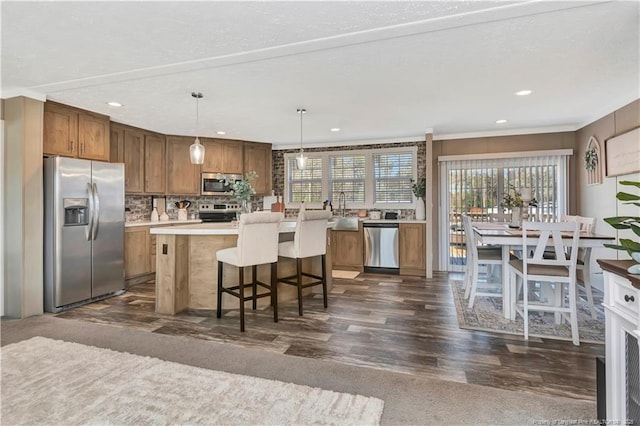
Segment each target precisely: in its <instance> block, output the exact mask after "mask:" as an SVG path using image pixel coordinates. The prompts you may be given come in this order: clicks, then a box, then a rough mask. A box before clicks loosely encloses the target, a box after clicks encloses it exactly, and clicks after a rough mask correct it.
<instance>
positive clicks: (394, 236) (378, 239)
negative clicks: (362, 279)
mask: <svg viewBox="0 0 640 426" xmlns="http://www.w3.org/2000/svg"><path fill="white" fill-rule="evenodd" d="M362 227H363V230H364V271H365V272H379V273H387V274H399V273H400V264H399V262H398V257H399V256H398V223H381V222H373V223H367V222H365V223H363V225H362Z"/></svg>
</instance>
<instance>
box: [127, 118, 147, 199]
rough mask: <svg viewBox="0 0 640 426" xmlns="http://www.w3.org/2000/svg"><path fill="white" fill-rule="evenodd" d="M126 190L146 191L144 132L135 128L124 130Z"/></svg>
mask: <svg viewBox="0 0 640 426" xmlns="http://www.w3.org/2000/svg"><path fill="white" fill-rule="evenodd" d="M123 153H124V155H123V157H124V158H123V159H124V191H125V192H126V193H128V194H129V193H130V194H140V193H142V192H144V185H143V183H144V181H143V176H144V133H142V132H141V131H139V130H135V129H125V131H124V149H123Z"/></svg>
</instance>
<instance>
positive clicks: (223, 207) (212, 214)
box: [198, 204, 240, 222]
mask: <svg viewBox="0 0 640 426" xmlns="http://www.w3.org/2000/svg"><path fill="white" fill-rule="evenodd" d="M239 210H240V205H239V204H200V205H199V206H198V215H199V216H200V220H202V221H203V222H231V221H233V220H235V219H236V212H238V211H239Z"/></svg>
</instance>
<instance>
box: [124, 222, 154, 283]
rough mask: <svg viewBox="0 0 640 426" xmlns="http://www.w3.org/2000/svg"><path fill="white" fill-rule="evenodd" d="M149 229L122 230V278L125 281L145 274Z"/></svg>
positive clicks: (142, 227) (146, 270)
mask: <svg viewBox="0 0 640 426" xmlns="http://www.w3.org/2000/svg"><path fill="white" fill-rule="evenodd" d="M148 236H149V227H148V226H136V227H133V228H125V230H124V276H125V279H128V278H131V277H135V276H138V275H143V274H147V273H149V272H151V271H150V262H149V251H150V247H149V237H148Z"/></svg>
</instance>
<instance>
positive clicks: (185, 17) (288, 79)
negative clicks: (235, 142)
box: [1, 1, 640, 148]
mask: <svg viewBox="0 0 640 426" xmlns="http://www.w3.org/2000/svg"><path fill="white" fill-rule="evenodd" d="M1 7H2V97H3V98H7V97H10V96H16V95H20V94H26V95H31V96H36V97H37V96H40V97H44V96H46V97H47V99H51V100H56V101H59V102H63V103H67V104H70V105H75V106H78V107H81V108H85V109H89V110H92V111H96V112H100V113H104V114H107V115H109V116H111V117H112V119H113V120H115V121H119V122H122V123H127V124H131V125H135V126H138V127H142V128H146V129H149V130H155V131H158V132H162V133H167V134H182V135H196V133H198V134H199V135H200V136H215V132H216V131H217V130H224V131H226V136H224V137H226V138H231V139H244V140H255V141H265V142H271V143H273V144H274V145H275V146H276V147H280V148H284V147H291V146H297V145H298V144H299V142H300V121H299V116H298V115H297V114H296V108H297V107H299V106H303V107H305V108H306V109H307V110H308V114H306V115H305V118H304V141H305V146H310V145H315V146H320V145H323V144H330V145H340V144H349V143H354V142H356V141H388V142H391V141H398V140H412V139H420V138H423V137H424V133H425V131H426V130H427V129H433V132H434V135H435V137H436V138H445V139H446V138H451V137H464V136H476V135H498V134H514V133H528V132H547V131H558V130H574V129H577V128H579V127H581V126H583V125H585V124H587V123H589V122H590V121H593V120H595V119H597V118H599V117H601V116H603V115H605V114H607V113H610V112H612V111H613V110H615V109H617V108H619V107H621V106H623V105H625V104H626V103H628V102H631V101H633V100H635V99H638V98H639V97H640V59H639V57H640V2H638V1H617V2H578V1H565V2H553V1H545V2H504V1H496V2H488V1H465V2H452V1H434V2H430V1H422V2H302V1H300V2H206V1H201V2H149V1H140V2H56V1H51V2H6V1H3V2H2V4H1ZM520 89H531V90H533V91H534V93H533V94H532V95H530V96H525V97H517V96H514V92H515V91H517V90H520ZM192 91H200V92H202V93H203V94H204V98H203V99H202V100H201V101H200V105H199V107H200V108H199V110H200V119H199V126H198V128H197V129H196V105H195V100H194V99H193V98H192V97H191V92H192ZM111 100H115V101H118V102H121V103H122V104H124V107H122V108H118V109H116V108H112V107H109V106H107V105H106V102H108V101H111ZM500 118H504V119H507V120H508V122H507V123H505V124H502V125H498V124H496V123H495V121H496V120H497V119H500ZM332 127H339V128H341V131H340V132H330V130H329V129H330V128H332Z"/></svg>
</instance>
